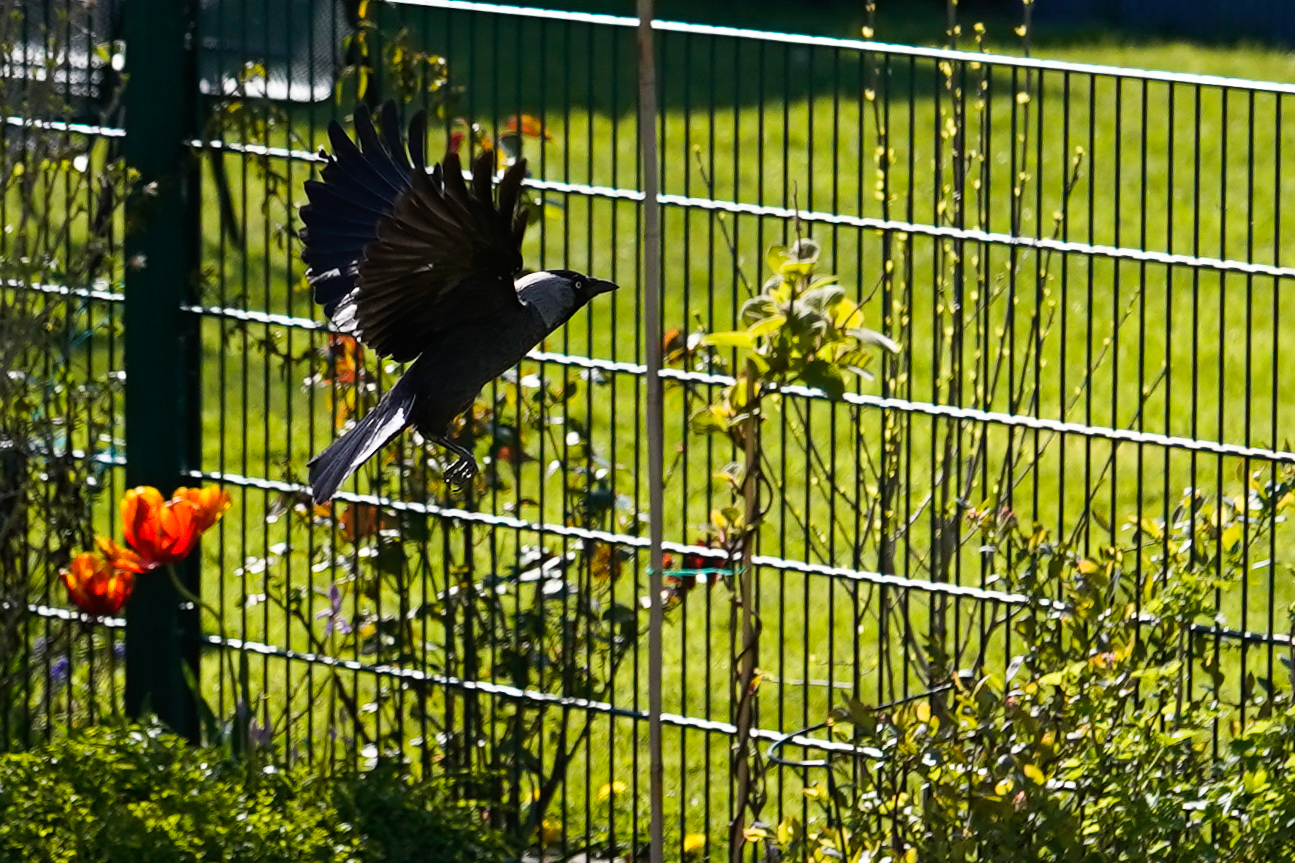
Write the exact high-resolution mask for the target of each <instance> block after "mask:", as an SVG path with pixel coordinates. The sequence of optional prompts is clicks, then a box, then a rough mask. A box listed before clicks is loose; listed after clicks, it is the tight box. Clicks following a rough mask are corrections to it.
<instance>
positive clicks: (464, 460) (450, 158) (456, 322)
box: [301, 102, 616, 503]
mask: <svg viewBox="0 0 1295 863" xmlns="http://www.w3.org/2000/svg"><path fill="white" fill-rule="evenodd" d="M355 132H356V137H357V139H358V141H359V146H357V145H356V143H355V142H353V141H352V140H351V139H350V138H349V137H347V135H346V132H345V131H343V130H342V127H341V126H340V125H339V124H338V123H337V121H333V122H332V123H331V124H329V127H328V137H329V140H330V141H331V142H332V145H333V153H332V155H331V156H328V163H327V164H326V165H325V166H324V169H323V171H322V173H321V179H320V180H319V181H314V180H311V181H308V182H307V183H306V194H307V196H308V197H309V198H310V203H309V204H307V205H306V206H304V207H302V208H301V219H302V222H304V223H305V227H304V228H302V230H301V240H302V242H303V243H304V244H305V248H304V249H303V250H302V253H301V257H302V260H304V261H305V262H306V264H307V265H308V269H307V270H306V280H307V281H308V282H309V283H310V286H311V288H312V290H313V293H314V298H315V302H317V303H319V304H320V305H322V306H323V307H324V312H325V313H326V314H327V315H328V317H329V318H331V319H332V321H333V324H334V326H335V327H336V328H337V329H338V330H339V331H340V332H342V333H346V334H349V335H352V336H354V337H355V338H356V339H358V340H359V341H361V342H363V343H364V344H365V345H368V346H369V348H371V349H372V350H373V351H375V352H376V353H378V354H379V355H381V356H384V357H390V358H391V359H393V360H395V361H396V362H402V363H403V362H408V361H410V360H413V361H414V362H413V365H411V366H410V367H409V368H408V370H407V371H406V372H405V374H404V376H403V377H402V378H401V379H400V380H399V381H398V382H397V383H396V385H395V386H393V387H392V388H391V389H390V390H389V391H388V392H387V394H386V395H385V396H384V397H383V398H382V401H381V402H379V403H378V406H377V407H375V408H374V409H373V410H372V411H370V412H369V413H368V414H366V415H365V416H364V418H363V419H361V420H360V421H359V422H358V423H356V425H355V426H354V427H353V428H351V429H350V430H349V431H347V432H346V433H344V434H343V435H342V436H341V437H340V438H338V439H337V440H335V441H333V443H332V444H330V445H329V446H328V447H327V448H326V449H325V450H324V451H323V452H321V453H319V454H318V455H316V456H315V457H314V458H312V459H311V460H310V485H311V493H312V495H313V496H314V499H315V501H316V502H318V503H322V502H324V501H327V500H329V499H330V498H332V496H333V494H334V493H335V492H336V491H337V489H338V487H339V486H340V485H341V484H342V483H343V482H344V481H345V480H346V478H347V477H349V476H350V475H351V474H352V473H354V472H355V470H356V468H358V467H359V466H360V465H361V464H363V463H364V462H365V461H366V460H368V459H369V458H370V457H371V456H372V455H373V454H374V453H376V452H377V451H378V450H379V449H380V448H381V447H382V446H383V445H384V444H385V443H387V441H389V440H391V439H392V438H393V437H395V436H396V435H397V434H399V433H400V432H401V431H402V430H404V429H405V428H406V427H407V426H410V425H412V426H413V427H414V428H416V429H418V431H419V432H420V433H421V434H422V435H423V436H424V437H427V438H429V439H431V440H434V441H435V442H436V443H438V444H440V445H441V446H443V447H445V448H446V449H448V450H449V451H451V452H453V453H454V454H455V455H456V456H458V459H457V460H456V461H455V462H454V463H453V464H452V465H450V466H449V467H448V468H447V469H446V471H445V478H446V480H448V481H449V482H451V483H453V484H456V485H462V484H463V483H465V482H468V481H469V480H471V479H472V477H473V476H475V475H476V472H477V463H476V460H475V459H474V458H473V457H472V453H471V452H470V451H468V450H466V449H464V448H463V447H461V446H459V445H458V444H456V443H454V441H452V440H450V439H449V436H448V433H449V425H450V423H451V422H452V421H453V420H454V418H455V417H457V416H458V415H459V414H461V413H463V412H464V411H465V410H467V409H468V408H469V407H471V406H472V403H473V401H474V400H475V399H476V397H477V394H478V393H479V392H481V388H482V387H483V386H485V385H486V384H487V383H489V382H490V381H491V380H493V379H494V378H496V377H498V376H499V375H500V374H502V373H503V372H505V371H506V370H508V369H509V368H511V367H513V366H514V365H516V364H517V363H518V362H519V361H520V360H521V359H522V358H523V357H524V356H526V353H527V352H528V351H530V349H531V348H533V347H535V346H536V345H537V344H539V343H540V341H541V340H542V339H543V338H544V337H545V336H547V335H548V334H549V333H551V332H553V331H554V330H555V329H557V328H558V327H560V326H562V324H564V323H566V321H567V319H569V318H570V317H571V316H572V315H573V314H575V313H576V312H577V311H578V310H579V309H580V308H581V307H582V306H583V305H584V304H585V303H587V302H589V300H590V298H592V297H594V296H596V295H598V294H602V293H606V292H607V291H611V290H614V289H615V288H616V285H614V284H613V283H611V282H606V281H602V280H600V279H593V278H589V277H588V276H585V275H582V274H581V273H575V272H572V271H570V270H548V271H541V272H538V273H530V274H529V275H522V255H521V242H522V234H523V232H524V231H525V230H526V216H527V211H526V209H525V208H519V207H518V200H519V198H520V195H521V187H522V177H523V175H524V173H525V170H526V166H525V161H524V160H521V159H519V160H517V162H516V163H515V164H513V165H512V166H511V167H509V169H508V170H507V171H506V172H505V173H504V175H503V177H502V179H500V181H499V186H498V190H497V192H496V191H495V190H494V189H492V181H493V178H494V173H495V171H494V166H495V155H494V153H493V152H486V153H483V154H482V155H481V156H480V157H479V158H478V159H477V160H476V162H475V163H474V164H473V166H472V183H471V185H470V186H469V185H468V184H466V183H465V182H464V180H463V171H462V168H461V166H460V163H459V157H458V154H457V153H452V152H451V153H447V154H446V155H445V158H444V159H443V160H442V161H441V164H439V165H437V166H435V167H434V168H433V169H432V170H431V172H430V173H429V172H428V171H427V169H426V167H425V165H424V161H423V153H424V149H425V146H426V120H425V117H424V115H423V114H422V113H421V112H420V113H419V114H418V115H417V116H415V117H414V119H413V122H412V123H411V124H410V126H409V146H408V152H409V157H408V158H406V157H405V147H404V145H403V142H402V141H401V140H400V130H399V120H398V118H397V116H396V107H395V104H394V103H392V102H388V103H387V104H385V105H384V106H383V108H382V136H381V137H379V135H378V133H377V132H376V131H375V130H374V128H373V121H372V118H371V117H370V116H369V111H368V109H367V108H365V107H363V106H361V107H358V108H356V110H355Z"/></svg>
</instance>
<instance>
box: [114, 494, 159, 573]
mask: <svg viewBox="0 0 1295 863" xmlns="http://www.w3.org/2000/svg"><path fill="white" fill-rule="evenodd" d="M161 508H162V493H161V492H159V491H158V490H157V489H155V488H153V487H152V486H147V485H142V486H139V487H138V488H132V489H130V490H129V491H127V492H126V494H124V495H123V496H122V498H121V523H122V530H123V531H124V532H125V534H126V542H127V543H128V544H129V545H130V547H131V548H133V549H135V550H136V551H138V552H139V553H140V554H141V555H144V556H145V557H147V556H148V549H151V548H152V546H153V545H154V543H155V537H156V528H155V526H154V522H155V520H156V518H157V516H156V512H157V511H158V510H160V509H161Z"/></svg>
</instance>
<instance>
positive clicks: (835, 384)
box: [800, 360, 845, 399]
mask: <svg viewBox="0 0 1295 863" xmlns="http://www.w3.org/2000/svg"><path fill="white" fill-rule="evenodd" d="M800 379H801V380H802V381H804V382H805V384H806V385H808V386H811V387H818V388H819V389H820V390H822V391H823V392H824V393H826V394H827V397H828V398H831V399H839V398H840V397H841V396H843V395H845V376H844V375H842V374H841V370H840V369H839V368H837V367H836V366H834V365H832V364H831V363H829V362H827V361H826V360H811V361H810V362H809V363H807V364H806V365H805V368H803V369H802V370H801V372H800Z"/></svg>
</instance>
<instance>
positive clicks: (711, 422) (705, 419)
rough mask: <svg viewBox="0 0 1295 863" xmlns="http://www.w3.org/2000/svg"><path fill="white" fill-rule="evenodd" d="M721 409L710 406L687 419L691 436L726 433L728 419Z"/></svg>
mask: <svg viewBox="0 0 1295 863" xmlns="http://www.w3.org/2000/svg"><path fill="white" fill-rule="evenodd" d="M722 410H723V409H722V408H720V407H718V406H716V405H711V406H709V407H705V408H702V409H701V410H699V411H697V412H696V413H695V414H693V415H692V416H691V417H689V419H688V427H689V428H690V429H691V430H692V432H693V434H722V433H723V432H726V431H728V417H727V416H726V415H725V414H724V413H722Z"/></svg>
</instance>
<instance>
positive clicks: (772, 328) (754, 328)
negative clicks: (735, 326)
mask: <svg viewBox="0 0 1295 863" xmlns="http://www.w3.org/2000/svg"><path fill="white" fill-rule="evenodd" d="M786 322H787V316H786V315H773V316H772V317H768V318H765V319H764V320H761V321H756V322H755V323H754V324H752V325H751V326H749V327H747V330H746V331H747V334H748V335H750V336H752V337H753V338H759V337H760V336H767V335H769V334H770V333H774V332H777V331H778V329H779V328H780V327H781V326H782V325H783V324H785V323H786Z"/></svg>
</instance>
